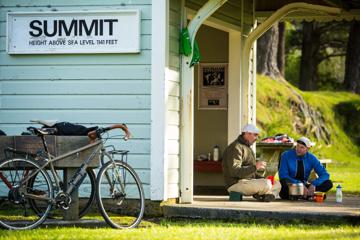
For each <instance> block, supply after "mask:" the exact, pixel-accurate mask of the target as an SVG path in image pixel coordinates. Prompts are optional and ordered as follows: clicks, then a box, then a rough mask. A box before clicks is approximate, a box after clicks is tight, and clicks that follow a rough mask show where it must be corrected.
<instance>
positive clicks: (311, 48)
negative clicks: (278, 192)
mask: <svg viewBox="0 0 360 240" xmlns="http://www.w3.org/2000/svg"><path fill="white" fill-rule="evenodd" d="M319 48H320V32H319V31H318V28H317V23H315V22H304V23H303V37H302V49H301V63H300V81H299V88H300V89H301V90H304V91H311V90H316V88H317V76H318V75H317V66H318V65H319V63H320V59H319V56H318V52H319Z"/></svg>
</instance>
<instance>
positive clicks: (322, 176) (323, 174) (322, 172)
mask: <svg viewBox="0 0 360 240" xmlns="http://www.w3.org/2000/svg"><path fill="white" fill-rule="evenodd" d="M313 168H314V171H315V172H316V174H317V175H318V176H319V177H318V178H317V179H315V180H314V181H312V182H311V184H312V185H314V186H315V187H316V186H319V185H320V184H322V183H323V182H324V181H326V180H329V179H330V175H329V173H328V172H327V171H326V169H325V167H324V166H323V165H322V164H321V162H320V161H319V159H317V158H316V157H315V156H314V157H313Z"/></svg>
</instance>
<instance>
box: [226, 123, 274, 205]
mask: <svg viewBox="0 0 360 240" xmlns="http://www.w3.org/2000/svg"><path fill="white" fill-rule="evenodd" d="M259 132H260V130H259V129H258V128H257V127H256V126H255V125H253V124H248V125H246V126H245V127H244V128H243V129H242V133H241V134H240V135H239V136H238V138H237V139H236V140H235V141H234V142H232V143H231V144H230V145H229V146H228V147H227V148H226V149H225V151H224V155H223V161H222V167H223V174H224V179H225V184H226V189H227V191H228V192H239V193H240V194H242V195H244V196H254V197H255V198H256V199H257V200H259V201H265V202H269V201H273V200H274V199H275V196H276V195H277V194H278V193H279V191H280V183H279V182H276V181H275V183H274V185H272V184H271V182H270V181H268V180H267V179H265V178H264V177H262V175H260V174H259V173H258V172H257V170H264V169H265V167H266V162H262V161H258V162H256V158H255V154H254V152H253V151H252V149H251V148H250V146H251V145H252V144H253V143H254V142H255V141H256V139H257V137H258V135H259Z"/></svg>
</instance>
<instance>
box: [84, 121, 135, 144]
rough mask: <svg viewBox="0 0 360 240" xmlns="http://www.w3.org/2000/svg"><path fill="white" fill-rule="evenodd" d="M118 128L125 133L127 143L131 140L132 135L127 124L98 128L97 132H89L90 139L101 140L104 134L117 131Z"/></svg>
mask: <svg viewBox="0 0 360 240" xmlns="http://www.w3.org/2000/svg"><path fill="white" fill-rule="evenodd" d="M116 128H120V129H121V130H123V131H124V132H125V137H124V140H125V141H127V140H128V139H130V138H131V133H130V131H129V129H128V127H127V126H126V124H125V123H122V124H114V125H111V126H109V127H104V128H98V129H96V130H93V131H91V132H89V133H88V137H89V138H90V139H91V140H95V139H96V138H101V135H102V134H104V133H105V132H107V131H110V130H113V129H116Z"/></svg>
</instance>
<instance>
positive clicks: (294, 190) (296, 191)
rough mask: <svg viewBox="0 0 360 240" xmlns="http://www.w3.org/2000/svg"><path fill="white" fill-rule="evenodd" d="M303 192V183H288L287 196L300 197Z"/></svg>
mask: <svg viewBox="0 0 360 240" xmlns="http://www.w3.org/2000/svg"><path fill="white" fill-rule="evenodd" d="M303 194H304V184H303V183H292V184H290V185H289V196H290V197H301V196H302V195H303Z"/></svg>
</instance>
